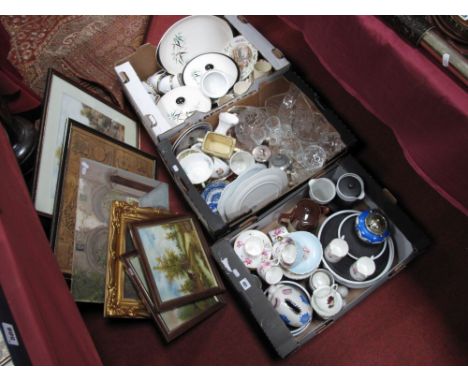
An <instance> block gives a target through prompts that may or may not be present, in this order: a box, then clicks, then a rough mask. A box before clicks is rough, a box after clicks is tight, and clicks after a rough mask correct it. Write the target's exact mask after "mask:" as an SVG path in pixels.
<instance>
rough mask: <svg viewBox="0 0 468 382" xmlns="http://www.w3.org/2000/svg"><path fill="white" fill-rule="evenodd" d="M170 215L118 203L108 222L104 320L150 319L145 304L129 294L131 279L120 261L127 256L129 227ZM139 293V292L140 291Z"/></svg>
mask: <svg viewBox="0 0 468 382" xmlns="http://www.w3.org/2000/svg"><path fill="white" fill-rule="evenodd" d="M168 216H170V212H169V211H167V210H164V209H161V208H142V207H139V206H138V205H137V204H136V203H127V202H125V201H118V200H115V201H113V202H112V207H111V211H110V219H109V240H108V242H109V245H108V253H107V270H106V287H105V297H104V317H119V318H146V317H149V313H148V310H147V308H146V305H145V303H144V302H143V301H142V300H141V298H139V297H138V296H133V295H132V294H131V293H128V292H127V291H128V290H129V285H127V284H128V282H129V281H130V279H129V278H128V276H127V274H126V273H125V269H124V263H123V262H122V261H121V257H122V256H123V255H124V254H125V253H126V252H127V249H128V247H129V245H131V243H128V239H129V237H128V229H129V224H130V223H135V222H140V221H146V220H154V219H157V218H167V217H168ZM137 292H138V291H137Z"/></svg>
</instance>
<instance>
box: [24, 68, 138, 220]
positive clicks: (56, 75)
mask: <svg viewBox="0 0 468 382" xmlns="http://www.w3.org/2000/svg"><path fill="white" fill-rule="evenodd" d="M54 79H57V80H59V81H63V82H64V83H66V86H69V87H70V89H74V90H75V91H76V93H77V94H75V95H74V96H78V94H80V95H81V96H82V97H83V98H87V99H88V100H92V102H95V103H96V104H97V105H99V106H100V107H104V108H108V111H111V112H112V113H115V115H116V116H119V117H120V118H122V119H124V120H126V121H127V123H131V124H132V128H134V129H135V142H134V145H133V144H129V143H130V142H125V139H124V140H123V141H122V142H123V143H126V144H129V145H131V146H133V147H135V148H137V149H138V148H139V147H140V139H141V136H140V125H139V122H138V121H136V120H135V119H134V117H133V116H131V115H130V114H129V113H127V112H126V111H124V110H122V109H120V108H119V107H118V106H117V105H114V104H112V103H110V102H108V101H107V100H105V99H103V98H101V97H99V96H97V95H96V94H94V93H91V92H90V91H89V90H87V89H85V88H84V87H83V86H82V85H80V84H79V83H77V82H76V81H74V80H72V79H70V78H68V77H66V76H65V75H63V74H62V73H60V72H58V71H56V70H54V69H49V72H48V75H47V84H46V89H45V92H44V110H43V113H42V118H41V122H40V130H39V131H40V136H39V142H38V149H37V153H36V163H35V170H34V181H33V189H32V199H33V202H34V206H35V208H36V211H37V213H38V214H39V215H41V216H45V217H47V218H52V216H53V211H50V212H46V211H45V210H48V207H45V206H43V207H39V206H38V203H39V202H38V200H37V199H38V198H39V195H38V187H39V183H40V177H41V176H47V174H41V168H42V167H41V166H42V165H44V164H43V163H42V161H43V159H44V155H49V156H50V155H51V153H50V152H49V151H50V149H49V150H47V149H44V146H45V145H46V144H47V142H46V141H47V139H46V135H47V134H48V127H49V125H50V126H51V127H50V128H54V129H57V131H56V132H55V133H56V134H60V133H59V131H60V126H59V123H58V121H55V122H52V121H49V119H48V118H49V109H51V107H52V106H54V107H57V110H56V112H58V114H56V115H55V117H57V115H59V116H61V115H62V112H63V110H62V109H61V106H63V105H61V106H58V105H51V103H52V102H54V103H57V102H59V101H60V102H64V100H63V99H62V98H63V95H65V94H66V95H67V96H68V97H69V98H70V99H73V100H74V101H75V102H81V103H82V106H83V107H85V106H86V107H87V108H88V111H90V110H92V111H95V112H97V113H99V115H100V116H104V117H107V119H108V121H110V120H112V121H114V120H113V119H112V118H111V117H109V115H106V114H105V113H104V112H103V111H102V110H98V109H96V108H93V107H91V106H89V105H88V104H85V103H84V102H85V101H83V100H82V99H81V100H79V99H78V98H74V96H73V95H71V94H68V93H67V92H66V91H65V90H64V89H60V90H61V91H62V90H63V93H61V94H59V95H57V96H56V95H55V94H52V93H53V84H54ZM54 89H55V88H54ZM54 91H58V90H56V89H55V90H54ZM56 97H57V98H59V99H55V98H56ZM95 106H96V105H95ZM51 118H52V117H51ZM59 120H60V117H59ZM88 127H89V126H88ZM101 127H102V128H104V126H98V124H97V123H96V126H95V127H94V128H97V129H99V128H101ZM123 127H124V128H129V126H123ZM64 129H65V131H64V132H63V141H62V142H63V145H64V144H65V137H66V135H67V129H68V125H67V126H65V127H64ZM124 135H125V131H124ZM52 138H57V135H54V134H52V136H51V137H49V139H52ZM132 141H133V139H132ZM132 143H133V142H132ZM56 149H57V148H56ZM57 150H58V149H57ZM53 154H54V155H58V153H53ZM59 158H61V155H60V156H59ZM60 160H61V159H60ZM60 160H59V163H58V164H59V168H60V166H61V163H60ZM48 161H49V162H52V164H54V163H53V162H54V159H53V158H52V157H49V158H48ZM41 163H42V164H41ZM44 171H45V170H44ZM50 175H51V174H48V176H50ZM53 182H55V179H53ZM58 187H59V183H58V179H57V183H56V188H55V194H54V195H55V200H56V199H57V195H58ZM55 200H54V203H55ZM46 204H47V203H46ZM41 208H42V209H41ZM52 208H53V206H52Z"/></svg>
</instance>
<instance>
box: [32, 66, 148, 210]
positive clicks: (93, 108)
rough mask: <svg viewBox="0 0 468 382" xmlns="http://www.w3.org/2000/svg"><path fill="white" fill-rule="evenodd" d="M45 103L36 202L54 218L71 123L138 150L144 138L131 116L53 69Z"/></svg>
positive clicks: (48, 82) (38, 155) (38, 154)
mask: <svg viewBox="0 0 468 382" xmlns="http://www.w3.org/2000/svg"><path fill="white" fill-rule="evenodd" d="M44 99H45V101H44V112H43V115H42V119H41V126H40V132H41V135H40V139H39V145H38V151H37V156H36V171H35V177H34V185H33V201H34V207H35V209H36V211H37V212H38V213H39V214H40V215H42V216H46V217H52V215H53V212H54V206H55V199H56V197H57V189H58V177H59V171H60V167H61V157H62V155H61V154H62V151H63V146H64V141H65V137H66V135H67V130H68V123H67V120H68V119H74V120H76V121H78V122H81V123H83V124H84V125H85V126H87V127H89V128H92V129H95V130H97V131H99V132H102V133H103V134H106V135H108V136H110V137H111V138H114V139H116V140H119V141H121V142H123V143H126V144H128V145H130V146H132V147H135V148H138V147H139V145H140V136H139V128H138V123H137V122H136V121H135V120H134V119H132V118H131V117H130V116H129V115H128V114H127V113H125V112H124V111H123V110H120V109H118V108H117V107H116V106H114V105H112V104H110V103H109V102H107V101H105V100H104V99H101V98H99V97H98V96H96V95H95V94H92V93H90V92H89V91H87V90H86V89H84V88H83V87H82V86H80V85H79V84H78V83H76V82H74V81H72V80H71V79H69V78H67V77H65V76H64V75H62V74H61V73H59V72H57V71H55V70H53V69H50V70H49V73H48V77H47V86H46V90H45V96H44Z"/></svg>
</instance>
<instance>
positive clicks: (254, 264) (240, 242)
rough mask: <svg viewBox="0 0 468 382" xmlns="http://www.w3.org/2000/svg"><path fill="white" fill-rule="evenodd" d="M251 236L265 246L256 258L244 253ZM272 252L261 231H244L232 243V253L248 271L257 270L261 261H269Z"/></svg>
mask: <svg viewBox="0 0 468 382" xmlns="http://www.w3.org/2000/svg"><path fill="white" fill-rule="evenodd" d="M218 205H219V204H218ZM252 236H256V237H259V238H260V239H262V241H263V244H264V245H265V250H264V251H263V253H262V255H260V256H257V257H255V258H252V257H249V256H248V255H247V254H246V253H245V252H244V243H245V241H246V240H247V239H248V238H249V237H252ZM272 251H273V246H272V244H271V241H270V239H269V238H268V236H267V235H265V234H264V233H263V232H262V231H257V230H253V229H252V230H247V231H244V232H242V233H241V234H240V235H239V236H238V237H237V239H236V241H235V242H234V252H235V253H236V255H237V256H239V258H240V259H241V260H242V262H243V263H244V265H245V266H246V267H247V268H249V269H257V268H258V266H259V265H260V264H261V263H262V261H265V260H269V259H271V255H272Z"/></svg>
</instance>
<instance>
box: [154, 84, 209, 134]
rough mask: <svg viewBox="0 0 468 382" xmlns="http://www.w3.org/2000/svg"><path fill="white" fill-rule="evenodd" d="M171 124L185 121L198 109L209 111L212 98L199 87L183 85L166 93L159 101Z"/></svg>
mask: <svg viewBox="0 0 468 382" xmlns="http://www.w3.org/2000/svg"><path fill="white" fill-rule="evenodd" d="M158 106H160V107H161V109H162V111H163V114H164V115H165V116H166V118H167V120H168V121H169V123H170V124H171V126H173V127H174V126H177V125H179V124H181V123H182V122H184V121H185V120H186V119H187V118H188V117H190V116H191V115H192V114H193V113H195V112H196V111H201V112H203V113H207V112H208V111H210V110H211V100H210V99H209V98H208V97H206V96H205V95H203V93H202V92H201V90H200V89H199V88H196V87H193V86H181V87H178V88H175V89H173V90H171V91H169V92H168V93H166V94H164V95H163V96H162V97H161V99H160V100H159V102H158Z"/></svg>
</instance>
